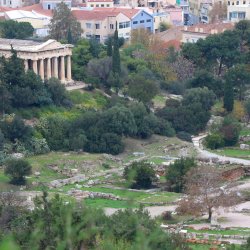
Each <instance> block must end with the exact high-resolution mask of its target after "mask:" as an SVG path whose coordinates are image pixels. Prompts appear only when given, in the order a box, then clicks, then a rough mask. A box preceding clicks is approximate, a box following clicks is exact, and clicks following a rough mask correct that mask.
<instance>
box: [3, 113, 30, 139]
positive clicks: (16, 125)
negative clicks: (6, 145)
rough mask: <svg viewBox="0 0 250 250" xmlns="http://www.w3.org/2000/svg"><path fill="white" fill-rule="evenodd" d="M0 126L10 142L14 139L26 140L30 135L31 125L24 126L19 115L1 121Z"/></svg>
mask: <svg viewBox="0 0 250 250" xmlns="http://www.w3.org/2000/svg"><path fill="white" fill-rule="evenodd" d="M0 128H1V130H2V133H3V134H4V137H5V138H6V139H7V140H9V141H11V142H15V141H16V140H20V141H22V142H26V141H28V140H29V139H30V137H31V135H32V129H31V127H30V126H26V125H25V124H24V122H23V120H22V119H21V118H20V117H19V116H15V117H14V118H10V119H8V118H6V119H5V120H3V121H1V122H0Z"/></svg>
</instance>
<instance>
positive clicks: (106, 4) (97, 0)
mask: <svg viewBox="0 0 250 250" xmlns="http://www.w3.org/2000/svg"><path fill="white" fill-rule="evenodd" d="M86 7H87V8H90V7H92V8H113V7H114V2H113V1H112V0H87V1H86Z"/></svg>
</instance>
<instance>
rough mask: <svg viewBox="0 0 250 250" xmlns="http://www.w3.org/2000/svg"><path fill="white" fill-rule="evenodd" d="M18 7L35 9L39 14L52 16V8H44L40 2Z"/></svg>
mask: <svg viewBox="0 0 250 250" xmlns="http://www.w3.org/2000/svg"><path fill="white" fill-rule="evenodd" d="M18 9H19V10H27V11H35V12H37V13H39V14H41V15H45V16H48V17H52V16H53V12H52V10H44V9H43V6H42V4H40V3H38V4H34V5H31V6H26V7H22V8H18Z"/></svg>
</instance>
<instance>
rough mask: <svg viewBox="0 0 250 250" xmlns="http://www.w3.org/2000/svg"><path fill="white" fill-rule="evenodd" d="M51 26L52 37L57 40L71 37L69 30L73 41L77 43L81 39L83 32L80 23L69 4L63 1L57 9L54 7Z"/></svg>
mask: <svg viewBox="0 0 250 250" xmlns="http://www.w3.org/2000/svg"><path fill="white" fill-rule="evenodd" d="M49 28H50V31H49V34H50V37H51V38H53V39H55V40H65V39H66V38H69V37H68V32H69V30H70V33H71V35H70V37H71V40H72V41H73V43H76V42H77V41H78V40H79V39H80V37H81V33H82V29H81V25H80V23H78V22H77V20H76V18H75V17H74V16H73V14H72V13H71V11H70V9H69V8H68V6H67V5H66V4H65V3H63V2H61V3H59V4H58V5H57V7H56V9H54V12H53V17H52V19H51V22H50V25H49ZM67 42H70V41H67Z"/></svg>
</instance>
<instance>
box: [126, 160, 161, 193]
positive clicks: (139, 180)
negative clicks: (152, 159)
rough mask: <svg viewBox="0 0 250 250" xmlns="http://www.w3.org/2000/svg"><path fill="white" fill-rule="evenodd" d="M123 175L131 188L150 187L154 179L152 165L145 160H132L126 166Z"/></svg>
mask: <svg viewBox="0 0 250 250" xmlns="http://www.w3.org/2000/svg"><path fill="white" fill-rule="evenodd" d="M123 176H124V178H125V179H126V180H127V181H128V184H129V186H130V187H131V188H150V187H151V186H152V183H153V181H155V180H156V175H155V171H154V169H153V167H152V165H151V164H150V163H147V162H145V161H140V162H133V163H132V164H131V165H129V166H127V167H126V168H125V169H124V173H123Z"/></svg>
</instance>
